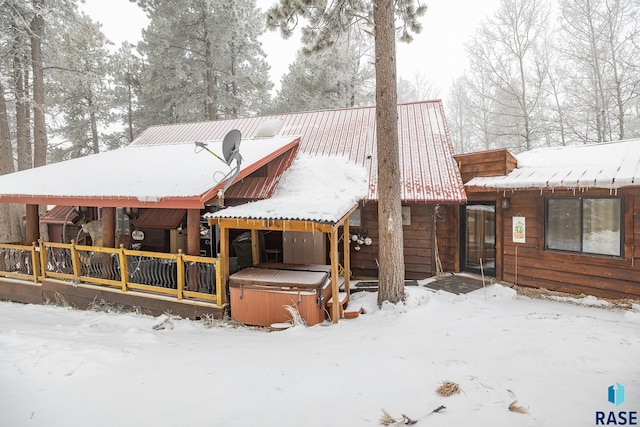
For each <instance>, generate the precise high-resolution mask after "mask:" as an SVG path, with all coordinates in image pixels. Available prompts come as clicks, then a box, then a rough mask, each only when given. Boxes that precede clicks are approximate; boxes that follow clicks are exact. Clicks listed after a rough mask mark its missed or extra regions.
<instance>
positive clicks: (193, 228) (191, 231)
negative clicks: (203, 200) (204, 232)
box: [187, 209, 200, 256]
mask: <svg viewBox="0 0 640 427" xmlns="http://www.w3.org/2000/svg"><path fill="white" fill-rule="evenodd" d="M187 254H188V255H196V256H197V255H200V209H188V210H187Z"/></svg>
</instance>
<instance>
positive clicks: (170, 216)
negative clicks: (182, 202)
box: [131, 209, 187, 230]
mask: <svg viewBox="0 0 640 427" xmlns="http://www.w3.org/2000/svg"><path fill="white" fill-rule="evenodd" d="M186 213H187V210H186V209H145V210H144V211H142V213H141V214H140V216H139V217H138V218H136V219H135V220H133V221H131V222H132V223H133V225H134V226H135V227H136V228H162V229H167V230H173V229H176V228H178V225H180V222H181V221H182V218H184V216H185V215H186Z"/></svg>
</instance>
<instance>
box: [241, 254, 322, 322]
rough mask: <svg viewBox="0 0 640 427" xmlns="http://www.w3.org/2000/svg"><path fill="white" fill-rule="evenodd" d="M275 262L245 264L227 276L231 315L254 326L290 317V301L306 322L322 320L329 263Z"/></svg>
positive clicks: (283, 320) (285, 319) (287, 319)
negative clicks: (298, 263)
mask: <svg viewBox="0 0 640 427" xmlns="http://www.w3.org/2000/svg"><path fill="white" fill-rule="evenodd" d="M276 265H277V266H278V267H277V268H276ZM276 265H265V266H263V267H265V268H260V267H249V268H245V269H244V270H241V271H238V272H237V273H234V274H232V275H231V276H230V277H229V292H230V294H231V318H232V319H233V320H235V321H238V322H241V323H244V324H246V325H254V326H270V325H272V324H275V323H284V322H288V321H290V320H291V314H290V313H289V311H288V310H287V309H286V308H285V306H287V305H289V306H292V307H295V308H296V309H297V310H298V312H299V313H300V316H301V317H302V318H303V319H304V320H305V321H306V322H307V325H309V326H311V325H315V324H318V323H321V322H323V321H324V320H325V316H326V310H325V308H326V302H327V301H328V300H329V298H331V280H330V277H329V271H328V268H327V267H329V266H321V267H318V266H313V267H311V266H309V268H311V269H309V268H305V267H304V266H287V265H286V264H276Z"/></svg>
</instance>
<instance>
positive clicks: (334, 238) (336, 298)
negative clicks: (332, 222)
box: [329, 227, 340, 323]
mask: <svg viewBox="0 0 640 427" xmlns="http://www.w3.org/2000/svg"><path fill="white" fill-rule="evenodd" d="M329 241H330V243H331V249H330V252H331V298H332V299H333V304H331V321H332V322H333V323H338V317H339V316H340V289H339V287H338V262H339V260H338V227H332V228H331V238H330V239H329Z"/></svg>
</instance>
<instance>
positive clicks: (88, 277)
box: [0, 241, 225, 306]
mask: <svg viewBox="0 0 640 427" xmlns="http://www.w3.org/2000/svg"><path fill="white" fill-rule="evenodd" d="M38 252H39V254H38ZM38 255H39V256H38ZM41 267H42V268H41ZM221 268H222V264H221V263H219V262H218V259H217V258H209V257H200V256H192V255H185V254H183V253H182V251H179V252H178V253H177V254H166V253H160V252H146V251H137V250H128V249H124V247H123V246H120V247H119V248H103V247H98V246H81V245H76V244H75V242H72V243H70V244H67V243H53V242H42V241H41V242H40V246H33V247H30V246H18V245H0V277H2V276H4V277H13V278H18V279H26V280H31V281H33V282H34V283H39V282H41V281H42V280H44V279H46V278H54V279H61V280H66V281H70V282H73V284H74V285H79V284H82V283H87V284H92V285H99V286H108V287H113V288H118V289H120V290H121V291H122V292H128V291H130V290H137V291H143V292H150V293H155V294H161V295H166V296H173V297H175V298H176V299H179V300H182V299H185V298H192V299H199V300H205V301H210V302H213V303H215V304H217V305H219V306H222V305H223V304H224V303H225V298H224V296H225V292H224V287H223V286H222V279H221V277H222V276H221V273H222V271H221Z"/></svg>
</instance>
